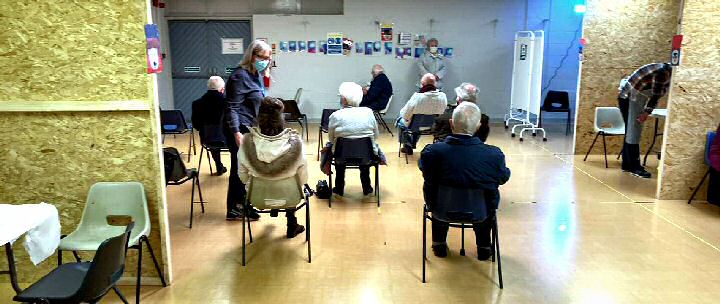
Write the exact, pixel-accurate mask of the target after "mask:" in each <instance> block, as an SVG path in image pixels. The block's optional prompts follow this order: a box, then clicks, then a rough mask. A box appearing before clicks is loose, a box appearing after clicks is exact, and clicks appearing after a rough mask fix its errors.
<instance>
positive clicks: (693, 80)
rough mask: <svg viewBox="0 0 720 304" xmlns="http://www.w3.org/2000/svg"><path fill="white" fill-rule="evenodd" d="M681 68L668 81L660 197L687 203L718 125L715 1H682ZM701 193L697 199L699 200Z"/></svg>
mask: <svg viewBox="0 0 720 304" xmlns="http://www.w3.org/2000/svg"><path fill="white" fill-rule="evenodd" d="M683 34H684V35H685V38H684V40H685V45H684V46H683V59H682V60H683V61H682V66H680V67H678V68H677V70H676V72H675V75H674V77H673V81H674V82H673V88H672V92H671V104H670V117H669V119H668V122H669V125H668V129H667V136H666V139H665V141H666V143H665V144H666V146H665V154H664V155H665V158H664V163H663V170H662V176H661V181H660V188H659V191H658V192H659V193H658V194H659V198H660V199H683V200H684V199H687V198H689V197H690V194H691V193H692V191H693V190H694V187H695V186H697V183H698V182H699V181H700V178H702V176H703V174H705V171H706V170H707V166H705V165H704V159H703V157H704V156H703V154H704V146H705V134H706V133H707V132H708V131H714V130H715V128H716V127H717V124H718V123H719V122H720V85H719V83H720V74H718V73H717V71H718V70H720V50H718V46H720V2H718V1H717V0H693V1H685V9H684V13H683ZM704 198H705V196H704V195H702V193H701V194H700V196H698V199H701V200H702V199H704Z"/></svg>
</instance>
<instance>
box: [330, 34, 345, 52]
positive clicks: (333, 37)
mask: <svg viewBox="0 0 720 304" xmlns="http://www.w3.org/2000/svg"><path fill="white" fill-rule="evenodd" d="M326 51H327V54H328V55H335V56H337V55H342V54H343V34H342V33H328V34H327V48H326Z"/></svg>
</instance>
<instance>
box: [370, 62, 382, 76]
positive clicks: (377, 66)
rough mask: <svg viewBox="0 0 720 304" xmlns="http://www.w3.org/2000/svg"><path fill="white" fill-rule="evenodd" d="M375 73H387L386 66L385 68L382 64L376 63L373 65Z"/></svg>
mask: <svg viewBox="0 0 720 304" xmlns="http://www.w3.org/2000/svg"><path fill="white" fill-rule="evenodd" d="M372 72H373V75H380V73H385V68H383V66H382V65H379V64H375V65H373V67H372Z"/></svg>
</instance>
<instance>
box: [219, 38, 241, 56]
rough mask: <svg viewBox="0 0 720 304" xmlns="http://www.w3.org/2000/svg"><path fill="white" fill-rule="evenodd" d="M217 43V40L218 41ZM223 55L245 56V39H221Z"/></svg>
mask: <svg viewBox="0 0 720 304" xmlns="http://www.w3.org/2000/svg"><path fill="white" fill-rule="evenodd" d="M216 41H217V40H216ZM220 41H221V42H222V53H223V54H243V53H244V50H245V49H244V48H243V42H244V41H243V38H220Z"/></svg>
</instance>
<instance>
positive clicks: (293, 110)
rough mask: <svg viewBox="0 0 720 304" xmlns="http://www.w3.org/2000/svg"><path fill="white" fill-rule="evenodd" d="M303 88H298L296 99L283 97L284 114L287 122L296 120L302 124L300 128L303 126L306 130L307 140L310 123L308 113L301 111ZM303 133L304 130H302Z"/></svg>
mask: <svg viewBox="0 0 720 304" xmlns="http://www.w3.org/2000/svg"><path fill="white" fill-rule="evenodd" d="M302 91H303V89H302V88H298V89H297V92H296V93H295V99H293V100H290V99H287V100H286V99H281V100H282V102H283V106H284V110H283V114H284V117H285V121H287V122H296V123H298V124H300V128H302V129H303V130H304V131H305V140H307V139H308V138H309V130H308V123H307V115H305V114H303V113H300V107H299V104H300V97H301V96H302ZM300 134H302V132H300Z"/></svg>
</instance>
